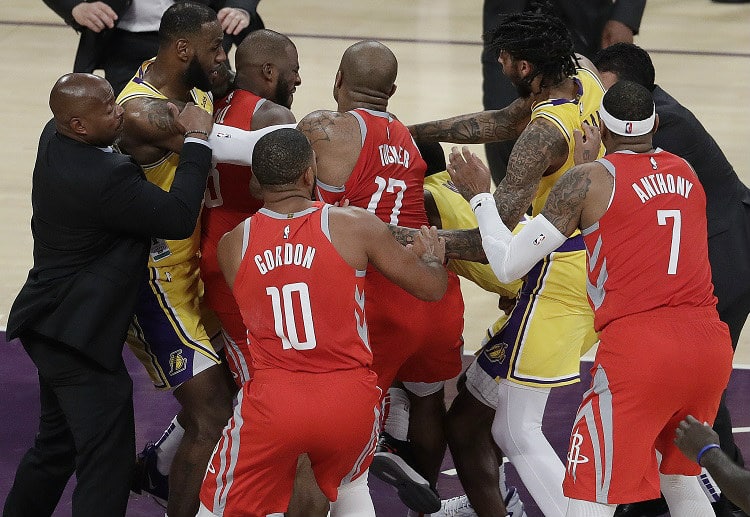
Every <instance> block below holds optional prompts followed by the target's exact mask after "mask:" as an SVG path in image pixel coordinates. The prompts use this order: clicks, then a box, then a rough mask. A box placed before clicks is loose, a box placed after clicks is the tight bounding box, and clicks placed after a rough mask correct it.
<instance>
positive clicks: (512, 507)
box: [505, 486, 526, 517]
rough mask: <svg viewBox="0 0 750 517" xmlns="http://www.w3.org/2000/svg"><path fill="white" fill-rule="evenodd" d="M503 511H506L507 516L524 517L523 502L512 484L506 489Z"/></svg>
mask: <svg viewBox="0 0 750 517" xmlns="http://www.w3.org/2000/svg"><path fill="white" fill-rule="evenodd" d="M505 511H506V512H508V517H526V512H525V511H524V509H523V502H522V501H521V497H520V496H519V495H518V490H516V487H514V486H512V487H510V488H509V489H508V495H507V496H505Z"/></svg>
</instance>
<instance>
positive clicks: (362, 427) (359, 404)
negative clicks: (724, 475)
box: [200, 368, 381, 516]
mask: <svg viewBox="0 0 750 517" xmlns="http://www.w3.org/2000/svg"><path fill="white" fill-rule="evenodd" d="M380 396H381V392H380V390H379V389H378V388H377V386H376V376H375V373H373V372H372V371H370V370H369V369H367V368H358V369H353V370H341V371H335V372H330V373H300V372H288V371H280V370H265V369H264V370H258V371H256V372H255V375H254V377H253V379H252V380H251V381H250V382H249V383H247V384H245V385H244V386H243V388H242V391H241V392H240V394H239V395H238V403H237V405H236V406H235V410H234V416H233V417H232V418H231V419H230V420H229V423H228V424H227V427H226V428H224V431H223V433H222V437H221V439H220V440H219V443H218V444H217V446H216V448H215V449H214V453H213V456H212V457H211V461H210V463H209V465H208V469H207V471H206V475H205V478H204V480H203V486H202V488H201V492H200V500H201V503H202V504H203V506H205V507H206V508H207V509H208V510H209V511H211V512H212V513H214V514H216V515H253V516H255V515H258V516H265V515H266V514H269V513H275V512H285V511H286V510H287V506H288V504H289V499H290V497H291V493H292V485H293V483H294V476H295V472H296V469H297V458H298V457H299V455H300V454H303V453H307V455H308V456H309V458H310V463H311V464H312V470H313V473H314V475H315V479H316V481H317V482H318V486H319V487H320V489H321V491H322V492H323V493H324V494H325V496H326V497H328V499H329V500H331V501H335V500H336V498H337V496H338V487H339V486H340V485H342V484H345V483H348V482H350V481H352V480H353V479H356V478H357V477H359V476H360V475H361V474H362V473H363V472H365V471H366V470H367V468H369V466H370V463H371V462H372V455H373V453H374V450H375V446H376V442H377V433H378V421H379V419H380V414H379V413H380V410H379V408H380V404H379V400H380ZM342 408H343V409H342Z"/></svg>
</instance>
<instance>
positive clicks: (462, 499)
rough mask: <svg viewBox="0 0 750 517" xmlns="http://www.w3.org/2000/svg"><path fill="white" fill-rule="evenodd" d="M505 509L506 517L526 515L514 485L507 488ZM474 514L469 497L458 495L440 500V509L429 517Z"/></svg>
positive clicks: (464, 516)
mask: <svg viewBox="0 0 750 517" xmlns="http://www.w3.org/2000/svg"><path fill="white" fill-rule="evenodd" d="M505 511H506V513H507V515H508V517H526V512H525V511H524V509H523V503H522V502H521V497H520V496H519V495H518V490H516V487H514V486H512V487H510V488H509V489H508V495H507V496H505ZM476 515H477V514H476V512H475V511H474V508H472V506H471V503H470V502H469V498H468V497H466V495H460V496H458V497H452V498H450V499H445V500H443V501H441V502H440V510H439V511H437V512H435V513H433V514H432V516H431V517H476Z"/></svg>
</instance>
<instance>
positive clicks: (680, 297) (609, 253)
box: [582, 149, 716, 331]
mask: <svg viewBox="0 0 750 517" xmlns="http://www.w3.org/2000/svg"><path fill="white" fill-rule="evenodd" d="M599 163H601V164H603V165H604V166H605V167H606V168H607V170H608V171H609V172H610V174H612V176H613V177H614V191H613V194H612V198H611V200H610V204H609V207H608V208H607V211H606V212H605V213H604V215H603V216H602V217H601V218H600V219H599V221H598V222H597V223H595V224H593V225H592V226H590V227H589V228H587V229H585V230H584V231H583V232H582V233H583V236H584V242H585V243H586V254H587V262H588V266H589V267H588V276H587V291H588V295H589V302H590V303H591V306H592V307H593V308H594V326H595V328H596V330H597V331H600V330H601V329H602V328H603V327H605V326H606V325H607V324H608V323H610V322H611V321H612V320H615V319H617V318H621V317H623V316H627V315H630V314H635V313H642V312H646V311H650V310H653V309H657V308H660V307H675V308H680V307H710V306H715V305H716V297H715V296H714V295H713V285H712V283H711V268H710V266H709V263H708V233H707V228H706V226H707V223H706V195H705V193H704V192H703V187H702V186H701V184H700V182H699V181H698V177H697V176H696V174H695V172H694V171H693V169H692V168H691V167H690V165H688V163H687V162H686V161H685V160H683V159H682V158H680V157H678V156H675V155H673V154H671V153H668V152H666V151H662V150H661V149H657V150H656V151H655V152H654V153H653V154H651V153H633V152H617V153H613V154H608V155H606V156H605V157H604V158H602V159H600V160H599Z"/></svg>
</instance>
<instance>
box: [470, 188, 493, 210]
mask: <svg viewBox="0 0 750 517" xmlns="http://www.w3.org/2000/svg"><path fill="white" fill-rule="evenodd" d="M484 201H488V202H491V203H492V204H494V203H495V196H493V195H492V193H491V192H480V193H479V194H477V195H476V196H474V197H472V198H471V200H469V205H471V211H472V212H476V211H477V207H479V206H480V205H481V204H482V202H484Z"/></svg>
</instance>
